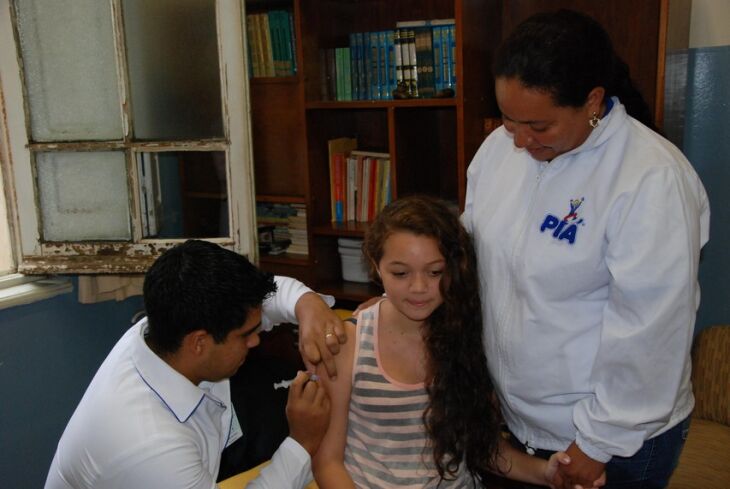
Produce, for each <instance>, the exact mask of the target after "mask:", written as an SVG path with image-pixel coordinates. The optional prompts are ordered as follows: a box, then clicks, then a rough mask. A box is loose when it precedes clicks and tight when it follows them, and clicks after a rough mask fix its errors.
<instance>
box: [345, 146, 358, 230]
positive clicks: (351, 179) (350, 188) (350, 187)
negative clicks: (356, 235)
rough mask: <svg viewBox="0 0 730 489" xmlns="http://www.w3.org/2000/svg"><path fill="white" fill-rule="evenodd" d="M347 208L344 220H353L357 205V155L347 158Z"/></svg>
mask: <svg viewBox="0 0 730 489" xmlns="http://www.w3.org/2000/svg"><path fill="white" fill-rule="evenodd" d="M345 200H346V201H347V209H346V210H345V220H346V221H354V220H355V208H356V207H357V157H355V156H350V157H348V158H347V198H346V199H345Z"/></svg>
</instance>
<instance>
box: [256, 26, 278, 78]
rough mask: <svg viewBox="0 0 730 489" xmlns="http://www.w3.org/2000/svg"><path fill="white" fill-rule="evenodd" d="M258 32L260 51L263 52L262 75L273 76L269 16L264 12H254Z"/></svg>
mask: <svg viewBox="0 0 730 489" xmlns="http://www.w3.org/2000/svg"><path fill="white" fill-rule="evenodd" d="M255 16H256V20H257V22H258V29H259V34H260V42H261V51H262V53H263V75H262V76H274V75H275V73H274V54H273V52H272V50H271V31H270V30H269V16H268V15H267V14H265V13H263V14H255Z"/></svg>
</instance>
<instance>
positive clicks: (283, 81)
mask: <svg viewBox="0 0 730 489" xmlns="http://www.w3.org/2000/svg"><path fill="white" fill-rule="evenodd" d="M249 81H250V82H251V84H253V85H296V84H297V83H299V77H298V76H296V75H293V76H259V77H255V78H254V77H251V78H249Z"/></svg>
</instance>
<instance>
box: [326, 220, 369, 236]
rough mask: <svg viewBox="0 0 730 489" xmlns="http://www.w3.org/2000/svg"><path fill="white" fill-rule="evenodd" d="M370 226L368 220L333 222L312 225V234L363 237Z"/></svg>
mask: <svg viewBox="0 0 730 489" xmlns="http://www.w3.org/2000/svg"><path fill="white" fill-rule="evenodd" d="M369 226H370V223H367V222H355V221H347V222H343V223H339V222H332V223H329V224H323V225H319V226H312V234H314V235H318V236H347V237H355V238H362V237H363V236H364V235H365V232H366V231H367V230H368V227H369Z"/></svg>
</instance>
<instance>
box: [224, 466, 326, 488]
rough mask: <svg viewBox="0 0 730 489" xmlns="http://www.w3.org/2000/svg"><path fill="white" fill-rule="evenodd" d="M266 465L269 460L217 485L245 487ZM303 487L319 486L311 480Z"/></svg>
mask: <svg viewBox="0 0 730 489" xmlns="http://www.w3.org/2000/svg"><path fill="white" fill-rule="evenodd" d="M267 465H269V462H264V463H262V464H261V465H257V466H256V467H254V468H253V469H250V470H247V471H246V472H241V473H240V474H238V475H234V476H233V477H229V478H228V479H226V480H224V481H220V482H219V483H218V487H220V489H242V488H243V487H246V486H247V485H248V483H249V482H251V481H252V480H254V479H255V478H256V476H258V475H259V472H261V469H263V468H264V467H266V466H267ZM305 489H319V488H318V487H317V483H316V482H314V481H312V482H310V483H309V484H308V485H307V486H306V488H305Z"/></svg>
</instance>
